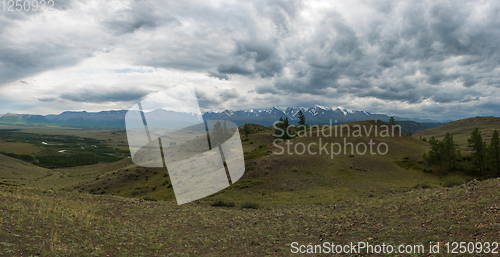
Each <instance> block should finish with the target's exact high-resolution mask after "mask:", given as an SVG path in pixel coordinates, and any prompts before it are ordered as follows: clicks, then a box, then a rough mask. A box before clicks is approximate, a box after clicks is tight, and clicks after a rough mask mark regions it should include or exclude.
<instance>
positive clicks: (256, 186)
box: [49, 121, 472, 205]
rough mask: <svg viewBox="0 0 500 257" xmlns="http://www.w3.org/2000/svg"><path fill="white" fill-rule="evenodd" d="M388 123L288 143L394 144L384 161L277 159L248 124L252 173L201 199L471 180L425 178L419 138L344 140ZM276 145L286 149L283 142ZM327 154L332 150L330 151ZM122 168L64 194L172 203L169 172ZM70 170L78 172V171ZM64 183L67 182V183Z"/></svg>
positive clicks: (339, 193) (381, 191) (378, 190)
mask: <svg viewBox="0 0 500 257" xmlns="http://www.w3.org/2000/svg"><path fill="white" fill-rule="evenodd" d="M384 124H385V123H380V122H379V123H375V122H374V121H364V122H354V123H349V124H344V125H343V126H344V127H343V128H344V135H343V136H342V137H340V136H339V135H338V136H337V137H335V136H323V133H324V134H325V135H328V131H329V130H331V131H332V133H334V131H335V127H328V126H324V127H323V128H322V130H321V131H319V137H318V136H317V133H318V132H316V131H314V132H313V134H312V135H310V136H305V137H300V138H299V137H297V138H294V139H292V140H291V141H290V143H291V148H292V149H293V148H294V146H295V145H300V144H304V145H308V144H309V143H316V145H315V146H313V147H312V148H311V150H313V151H315V152H317V151H319V147H318V144H317V143H319V139H320V138H321V140H322V144H325V143H328V144H330V143H336V142H339V143H343V140H344V138H345V139H346V140H348V141H350V142H353V143H354V144H358V143H366V144H368V143H369V140H374V141H376V142H378V143H381V142H384V143H386V144H387V145H388V146H389V151H388V153H387V154H385V155H371V154H365V155H360V154H357V153H354V154H351V148H350V147H348V148H347V149H345V150H346V153H345V154H344V152H342V153H341V154H339V155H334V156H333V158H331V154H325V153H323V154H321V155H320V154H317V155H309V154H303V155H300V154H297V153H294V152H293V151H292V152H290V154H278V153H279V152H280V149H279V148H278V147H274V146H273V140H274V138H273V136H272V134H273V133H274V129H272V128H266V127H263V126H260V125H250V127H251V130H252V133H251V134H250V135H248V136H247V135H244V134H242V143H243V149H244V156H245V160H246V168H247V170H246V172H245V174H244V176H243V177H242V179H240V180H239V181H238V182H236V183H235V184H234V185H232V186H231V187H229V188H227V189H225V190H223V191H221V192H218V193H216V194H215V195H213V196H210V197H206V198H204V199H202V200H201V201H206V202H211V201H213V200H214V199H218V198H223V199H230V200H231V201H235V202H237V203H243V202H247V201H250V202H255V203H259V204H263V205H266V204H270V205H274V204H299V203H331V202H338V201H345V200H364V199H369V198H373V197H379V196H382V195H387V194H394V193H398V192H406V191H409V190H412V189H413V188H415V187H441V185H442V184H443V183H444V182H445V181H447V180H449V179H450V178H457V179H459V180H461V181H466V180H470V179H472V177H470V176H465V175H463V174H448V175H442V174H434V173H425V172H423V168H424V166H423V164H421V163H419V162H420V161H421V159H420V158H421V156H422V154H423V153H424V152H426V151H428V148H429V146H428V144H427V143H425V142H423V141H421V140H418V139H416V138H412V137H409V136H407V135H404V134H402V135H401V137H399V135H398V134H396V136H395V137H380V136H375V133H374V130H375V129H373V131H372V133H371V134H370V135H369V136H368V137H354V136H353V135H352V134H351V136H350V137H346V132H347V130H348V129H347V128H346V127H345V126H349V129H350V130H351V133H352V132H353V131H354V130H355V129H356V126H357V125H359V126H363V125H365V126H366V127H370V126H373V127H377V128H378V130H380V129H381V126H383V125H384ZM337 129H340V126H339V127H337ZM339 133H340V132H339ZM332 135H333V134H332ZM279 146H280V147H284V148H286V145H285V142H282V143H280V144H279ZM179 147H181V146H179ZM330 150H331V149H330V147H328V151H329V152H330ZM125 164H126V162H124V163H123V165H122V166H120V165H117V166H116V168H115V169H111V168H104V169H103V172H102V173H97V172H96V173H92V176H93V177H91V178H90V179H89V177H90V176H91V175H90V174H89V175H88V176H89V177H87V179H86V180H82V181H81V182H80V183H70V184H68V186H67V187H65V188H66V189H67V190H78V191H81V192H90V193H93V194H112V195H116V196H124V197H133V198H143V197H151V198H155V199H158V200H174V199H175V196H174V192H173V190H172V186H171V183H170V179H169V177H168V171H167V169H163V168H155V169H153V168H143V167H137V166H135V165H133V164H132V163H130V162H129V163H128V165H125ZM103 167H105V166H103ZM73 169H74V172H78V170H79V169H80V168H78V167H76V168H73ZM90 170H94V169H90ZM58 171H60V172H65V174H70V173H71V172H73V171H71V172H70V170H65V169H58ZM65 176H68V175H65ZM82 178H83V177H82ZM59 181H60V182H63V181H64V179H60V180H59ZM51 183H52V182H51ZM51 183H49V184H51ZM56 184H57V183H56Z"/></svg>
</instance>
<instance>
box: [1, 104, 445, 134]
mask: <svg viewBox="0 0 500 257" xmlns="http://www.w3.org/2000/svg"><path fill="white" fill-rule="evenodd" d="M299 111H302V112H303V113H304V115H305V117H306V123H307V124H328V123H330V122H331V123H332V124H335V123H337V124H340V123H345V122H351V121H361V120H382V121H388V120H389V118H390V116H388V115H385V114H374V113H370V112H366V111H354V110H349V109H345V108H342V107H326V106H321V105H314V106H313V107H310V108H306V107H280V106H276V107H273V108H270V109H258V110H257V109H256V110H247V111H244V110H238V111H232V110H224V111H221V112H206V113H204V114H203V115H202V117H201V116H200V115H199V114H194V113H183V112H175V111H168V110H162V109H158V110H154V111H152V112H158V115H152V116H158V117H162V116H164V115H167V114H168V116H169V117H175V119H176V120H180V121H185V122H187V124H188V123H196V122H198V121H201V120H202V118H203V119H205V120H207V119H220V120H231V121H233V122H235V123H236V124H237V125H239V126H241V125H243V124H245V123H255V124H259V125H264V126H271V125H272V124H273V123H274V122H275V121H277V120H279V118H285V117H288V119H289V120H290V122H291V123H292V124H297V123H298V120H299V118H298V114H299ZM126 113H127V111H126V110H116V111H101V112H87V111H81V112H73V111H66V112H63V113H61V114H58V115H54V114H50V115H45V116H43V115H30V114H11V113H9V114H5V115H3V116H0V123H3V124H18V125H21V124H57V125H61V126H68V127H77V128H103V129H124V128H125V114H126ZM394 118H395V119H397V120H399V121H414V122H427V123H436V124H437V123H438V122H436V121H433V120H426V119H418V118H405V117H397V116H395V117H394ZM439 125H440V124H439ZM413 126H414V127H417V126H415V125H413Z"/></svg>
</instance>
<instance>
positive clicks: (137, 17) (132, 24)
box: [103, 1, 181, 34]
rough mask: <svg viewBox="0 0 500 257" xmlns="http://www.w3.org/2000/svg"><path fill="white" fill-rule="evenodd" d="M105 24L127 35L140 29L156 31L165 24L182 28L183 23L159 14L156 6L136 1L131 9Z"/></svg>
mask: <svg viewBox="0 0 500 257" xmlns="http://www.w3.org/2000/svg"><path fill="white" fill-rule="evenodd" d="M103 24H104V26H106V27H107V28H108V29H111V30H113V31H115V32H116V33H118V34H125V33H133V32H134V31H136V30H139V29H154V28H156V27H158V26H160V25H164V24H169V25H174V26H180V25H181V22H180V21H179V20H178V19H177V18H175V17H173V16H171V15H169V14H165V13H163V14H161V13H158V12H157V11H156V9H155V6H153V5H152V4H150V3H149V2H147V1H135V2H134V3H133V4H132V5H131V6H130V8H129V9H126V10H120V11H117V12H116V13H114V14H113V16H112V17H110V18H109V19H107V20H105V21H104V22H103Z"/></svg>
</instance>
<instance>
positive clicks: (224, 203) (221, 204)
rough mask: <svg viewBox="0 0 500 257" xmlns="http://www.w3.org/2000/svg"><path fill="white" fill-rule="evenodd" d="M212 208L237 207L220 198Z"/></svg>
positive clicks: (212, 204) (213, 203)
mask: <svg viewBox="0 0 500 257" xmlns="http://www.w3.org/2000/svg"><path fill="white" fill-rule="evenodd" d="M210 206H216V207H234V206H235V205H234V202H231V201H228V200H225V199H221V198H218V199H215V200H214V201H213V202H212V203H211V204H210Z"/></svg>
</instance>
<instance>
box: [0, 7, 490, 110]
mask: <svg viewBox="0 0 500 257" xmlns="http://www.w3.org/2000/svg"><path fill="white" fill-rule="evenodd" d="M1 7H2V8H3V6H1ZM0 42H1V43H0V113H7V112H14V113H34V114H49V113H55V114H58V113H60V112H62V111H66V110H75V111H80V110H87V111H100V110H117V109H128V108H130V107H132V106H133V105H134V104H135V103H136V102H137V101H139V100H140V99H142V98H144V97H146V96H148V94H153V93H155V92H158V91H161V90H163V89H166V88H169V87H172V86H176V85H183V84H192V85H194V86H195V87H196V89H197V90H198V92H199V96H200V97H202V98H203V99H202V101H203V104H204V105H205V106H209V107H210V108H211V109H213V110H223V109H233V110H239V109H254V108H255V109H261V108H267V107H272V106H296V107H299V106H304V107H309V106H312V105H314V104H321V105H325V106H329V107H337V106H342V107H344V108H348V109H354V110H364V111H369V112H372V113H386V114H390V115H399V116H406V117H419V118H433V119H438V120H449V119H457V118H464V117H470V116H476V115H482V116H487V115H494V116H499V114H500V66H499V64H500V53H499V48H500V1H497V0H492V1H456V0H454V1H420V0H418V1H382V0H381V1H368V0H366V1H280V0H276V1H253V2H251V3H245V2H243V1H122V0H120V1H112V0H108V1H87V0H85V1H78V0H71V1H64V2H63V1H58V0H55V4H54V11H43V12H41V11H36V12H33V11H22V12H7V11H3V10H1V11H0Z"/></svg>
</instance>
